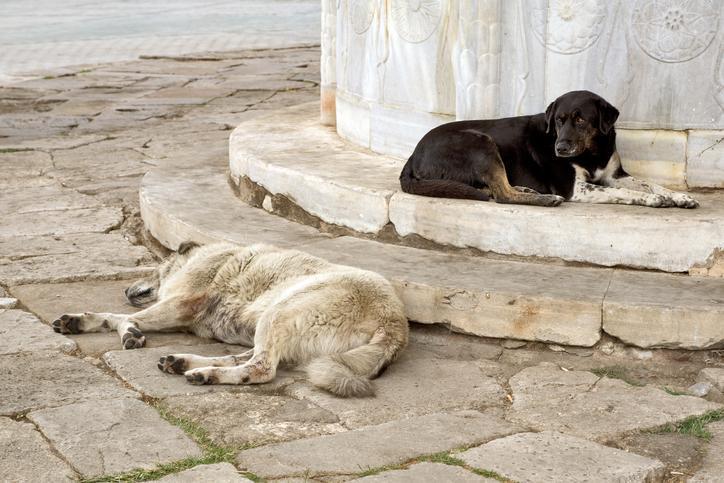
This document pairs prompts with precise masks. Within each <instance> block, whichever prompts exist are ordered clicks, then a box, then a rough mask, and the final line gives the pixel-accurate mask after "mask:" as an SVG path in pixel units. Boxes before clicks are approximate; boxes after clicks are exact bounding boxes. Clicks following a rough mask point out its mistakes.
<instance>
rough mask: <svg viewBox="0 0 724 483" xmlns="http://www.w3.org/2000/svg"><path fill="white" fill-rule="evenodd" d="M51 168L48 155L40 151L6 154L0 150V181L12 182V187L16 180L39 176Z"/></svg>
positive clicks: (51, 164)
mask: <svg viewBox="0 0 724 483" xmlns="http://www.w3.org/2000/svg"><path fill="white" fill-rule="evenodd" d="M52 167H53V162H52V161H51V159H50V154H48V153H44V152H42V151H18V152H14V153H6V152H3V151H2V148H0V180H8V181H13V185H17V183H18V178H25V177H31V176H41V175H42V174H43V173H45V172H47V171H48V170H49V169H50V168H52ZM4 197H5V194H3V198H4Z"/></svg>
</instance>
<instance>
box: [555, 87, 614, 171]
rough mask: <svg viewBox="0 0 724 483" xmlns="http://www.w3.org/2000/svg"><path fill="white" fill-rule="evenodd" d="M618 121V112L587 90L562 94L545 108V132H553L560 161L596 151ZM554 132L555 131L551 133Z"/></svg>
mask: <svg viewBox="0 0 724 483" xmlns="http://www.w3.org/2000/svg"><path fill="white" fill-rule="evenodd" d="M616 119H618V109H616V108H615V107H613V106H612V105H611V104H609V103H608V102H607V101H606V100H605V99H604V98H602V97H600V96H598V95H596V94H594V93H593V92H588V91H572V92H568V93H566V94H563V95H562V96H561V97H559V98H558V99H556V100H555V101H553V102H552V103H551V104H550V105H549V106H548V109H546V114H545V121H546V132H547V133H552V132H555V133H556V142H555V152H556V156H558V157H561V158H572V157H575V156H580V155H581V154H583V153H585V152H586V151H589V152H596V151H597V150H598V142H600V141H599V140H600V139H602V138H604V137H605V136H606V135H608V134H609V133H610V132H611V130H612V129H613V125H614V123H615V122H616ZM554 130H555V131H554Z"/></svg>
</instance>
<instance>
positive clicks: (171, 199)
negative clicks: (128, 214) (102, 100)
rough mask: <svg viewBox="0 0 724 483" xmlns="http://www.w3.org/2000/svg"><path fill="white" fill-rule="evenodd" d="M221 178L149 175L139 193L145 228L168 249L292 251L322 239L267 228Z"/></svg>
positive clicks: (301, 229) (216, 174)
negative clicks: (225, 246) (265, 247)
mask: <svg viewBox="0 0 724 483" xmlns="http://www.w3.org/2000/svg"><path fill="white" fill-rule="evenodd" d="M225 178H226V177H225V175H224V173H223V172H222V170H219V169H214V168H208V167H207V168H197V169H189V170H176V171H173V172H168V171H164V170H158V171H156V170H154V171H152V172H150V173H149V174H147V175H146V176H145V177H144V179H143V183H142V185H141V192H140V198H141V215H142V216H143V220H144V223H145V225H146V228H147V229H148V230H149V231H150V232H151V234H152V235H153V236H154V237H156V239H158V240H159V241H160V242H161V243H163V244H164V245H165V246H167V247H172V248H176V247H178V245H179V244H180V243H181V242H183V241H186V240H195V241H198V242H204V243H206V242H212V241H222V240H223V241H229V242H232V243H238V244H240V245H251V244H253V243H260V242H264V243H269V244H272V245H277V246H280V247H289V248H291V247H298V246H300V245H303V244H305V243H308V242H311V241H315V240H320V239H324V238H325V237H324V235H320V234H319V233H318V232H317V231H316V230H315V229H314V228H311V227H307V226H304V225H299V224H296V223H292V222H290V221H287V220H284V219H282V218H277V219H275V220H272V221H273V222H272V223H269V218H268V217H269V216H270V215H268V214H267V213H265V212H263V211H261V210H257V209H255V208H251V207H249V206H246V205H244V204H242V203H240V202H239V200H238V199H237V198H236V197H235V196H234V195H233V194H232V192H231V188H230V187H229V185H228V183H227V182H226V179H225ZM179 193H183V194H184V195H183V196H178V194H179ZM200 200H203V203H201V202H200Z"/></svg>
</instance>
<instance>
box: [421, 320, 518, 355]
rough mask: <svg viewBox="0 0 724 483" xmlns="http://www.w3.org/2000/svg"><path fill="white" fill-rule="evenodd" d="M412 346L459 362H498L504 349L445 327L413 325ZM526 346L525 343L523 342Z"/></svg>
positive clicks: (494, 343) (496, 344) (491, 342)
mask: <svg viewBox="0 0 724 483" xmlns="http://www.w3.org/2000/svg"><path fill="white" fill-rule="evenodd" d="M409 338H410V345H411V346H412V345H416V346H418V347H420V348H422V349H424V350H426V351H428V352H431V353H433V354H435V355H436V356H437V357H440V358H444V359H455V360H459V361H477V360H480V359H489V360H497V359H498V358H499V357H500V355H501V353H502V352H503V349H502V348H501V346H500V345H499V344H498V343H497V341H486V340H482V339H480V337H474V336H471V335H467V334H460V333H456V332H453V331H452V330H451V329H450V328H449V327H445V326H443V325H438V324H436V325H428V324H411V325H410V337H409ZM521 343H522V344H523V345H525V342H521Z"/></svg>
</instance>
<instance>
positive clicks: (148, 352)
mask: <svg viewBox="0 0 724 483" xmlns="http://www.w3.org/2000/svg"><path fill="white" fill-rule="evenodd" d="M247 350H248V348H247V347H242V346H237V345H229V344H218V343H215V344H203V345H197V346H193V347H189V346H179V345H175V346H166V347H157V348H148V349H134V350H116V351H110V352H106V354H105V355H104V356H103V360H104V361H105V362H106V364H108V366H109V367H110V368H111V369H113V371H115V372H116V374H118V375H119V376H120V377H121V378H122V379H123V380H124V381H126V382H127V383H128V384H130V385H131V386H132V387H133V388H134V389H136V390H137V391H139V392H141V393H143V394H144V395H146V396H149V397H153V398H159V399H160V398H165V397H170V396H183V395H190V394H203V393H208V392H224V391H226V392H255V391H259V392H262V393H271V392H275V391H278V390H279V389H280V388H281V387H284V386H285V385H288V384H290V383H292V382H293V381H294V379H293V374H292V373H289V372H286V371H284V370H282V371H277V377H276V378H275V379H274V380H273V381H271V382H269V383H266V384H255V385H238V386H237V385H230V384H219V385H205V386H195V385H193V384H189V383H188V382H187V381H186V378H184V377H183V376H182V375H175V374H166V373H165V372H161V371H160V370H159V369H158V360H159V359H160V358H161V357H162V356H166V355H169V354H196V355H202V356H224V355H229V354H241V353H242V352H246V351H247ZM299 376H300V375H297V377H299Z"/></svg>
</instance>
